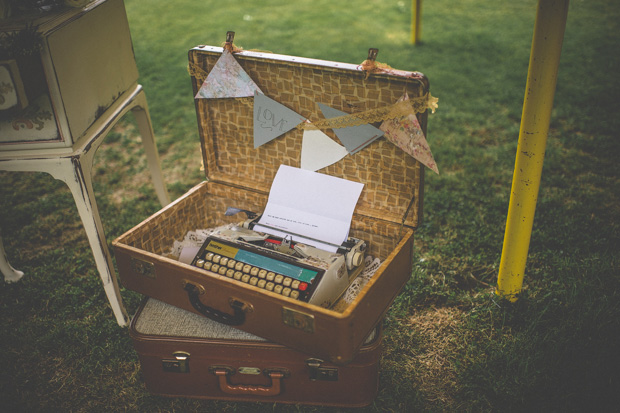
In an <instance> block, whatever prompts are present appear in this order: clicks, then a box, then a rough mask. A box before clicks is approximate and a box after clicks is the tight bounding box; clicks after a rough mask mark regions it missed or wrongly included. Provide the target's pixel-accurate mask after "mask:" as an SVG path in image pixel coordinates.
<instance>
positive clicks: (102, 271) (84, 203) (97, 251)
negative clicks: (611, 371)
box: [53, 151, 129, 326]
mask: <svg viewBox="0 0 620 413" xmlns="http://www.w3.org/2000/svg"><path fill="white" fill-rule="evenodd" d="M92 155H94V151H93V152H92V153H88V154H87V155H86V156H84V157H81V158H80V157H73V158H66V159H65V160H66V161H67V162H71V165H66V164H65V167H64V168H62V169H58V170H56V171H55V173H54V174H53V175H54V177H56V178H57V179H60V180H62V181H64V182H65V183H66V184H67V186H68V187H69V189H70V190H71V194H72V195H73V199H74V200H75V204H76V206H77V209H78V212H79V214H80V218H81V219H82V224H83V225H84V229H85V230H86V236H87V237H88V242H89V243H90V247H91V250H92V252H93V256H94V258H95V264H96V265H97V270H98V271H99V276H100V277H101V281H102V283H103V287H104V290H105V293H106V295H107V298H108V301H109V303H110V306H111V307H112V311H113V312H114V316H115V317H116V321H117V322H118V324H119V325H120V326H126V325H127V324H128V323H129V316H128V315H127V312H126V310H125V308H124V306H123V301H122V298H121V294H120V289H119V286H118V281H117V279H116V273H115V271H114V265H113V263H112V257H111V255H110V251H109V249H108V244H107V241H106V238H105V233H104V231H103V225H102V223H101V218H100V217H99V211H98V209H97V203H96V201H95V194H94V191H93V188H92V180H91V172H90V170H91V167H92Z"/></svg>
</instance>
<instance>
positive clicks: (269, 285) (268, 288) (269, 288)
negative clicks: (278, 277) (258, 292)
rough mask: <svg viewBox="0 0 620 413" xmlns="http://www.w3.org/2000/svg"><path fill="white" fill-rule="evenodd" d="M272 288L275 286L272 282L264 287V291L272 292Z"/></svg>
mask: <svg viewBox="0 0 620 413" xmlns="http://www.w3.org/2000/svg"><path fill="white" fill-rule="evenodd" d="M273 287H275V284H274V283H272V282H268V283H267V285H266V286H265V290H268V291H273Z"/></svg>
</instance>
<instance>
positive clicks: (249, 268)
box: [243, 264, 252, 272]
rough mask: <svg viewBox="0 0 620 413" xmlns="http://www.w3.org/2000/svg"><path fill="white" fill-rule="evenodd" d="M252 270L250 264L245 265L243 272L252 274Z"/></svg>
mask: <svg viewBox="0 0 620 413" xmlns="http://www.w3.org/2000/svg"><path fill="white" fill-rule="evenodd" d="M251 269H252V266H251V265H249V264H245V265H244V266H243V272H250V270H251Z"/></svg>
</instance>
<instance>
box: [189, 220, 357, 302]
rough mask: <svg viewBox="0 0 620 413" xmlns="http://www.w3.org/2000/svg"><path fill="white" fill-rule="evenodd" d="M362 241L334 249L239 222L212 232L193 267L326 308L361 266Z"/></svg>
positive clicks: (338, 295)
mask: <svg viewBox="0 0 620 413" xmlns="http://www.w3.org/2000/svg"><path fill="white" fill-rule="evenodd" d="M365 250H366V243H365V242H364V241H362V240H359V239H357V238H351V237H350V238H349V239H348V240H347V241H346V242H345V243H343V245H342V246H341V248H339V249H338V251H337V252H335V253H332V252H328V251H325V250H321V249H318V248H315V247H313V246H310V245H307V244H302V243H297V242H295V241H294V240H292V239H291V238H289V237H285V238H282V237H276V236H273V235H269V234H266V233H261V232H256V231H253V230H251V229H248V228H244V227H243V226H241V225H240V226H226V227H223V228H222V229H219V230H216V231H214V233H213V234H212V235H211V236H209V237H208V238H207V239H206V241H205V242H204V243H203V245H202V246H201V248H200V250H199V251H198V254H197V255H196V257H195V258H194V260H193V261H192V265H194V266H196V267H199V268H203V269H205V270H207V271H211V272H213V273H216V274H219V275H221V276H224V277H227V278H230V279H232V280H235V281H237V282H242V283H246V284H249V285H252V286H254V287H257V288H261V289H263V290H266V291H271V292H273V293H276V294H281V295H284V296H286V297H291V298H294V299H297V300H301V301H304V302H308V303H311V304H316V305H320V306H322V307H325V308H329V307H331V306H332V305H333V304H334V302H336V300H338V298H339V297H340V296H341V295H342V294H343V293H344V292H345V291H346V289H347V288H348V286H349V285H350V284H351V282H352V281H353V280H354V279H355V278H356V277H357V276H358V275H359V274H360V272H361V271H362V269H363V262H364V252H365Z"/></svg>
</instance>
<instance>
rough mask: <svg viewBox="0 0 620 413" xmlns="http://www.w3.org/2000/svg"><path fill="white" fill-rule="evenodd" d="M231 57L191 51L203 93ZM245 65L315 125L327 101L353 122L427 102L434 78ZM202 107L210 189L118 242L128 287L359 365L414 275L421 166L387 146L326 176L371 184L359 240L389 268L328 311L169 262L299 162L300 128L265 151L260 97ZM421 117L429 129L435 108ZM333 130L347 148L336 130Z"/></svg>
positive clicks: (323, 64) (328, 65) (282, 59)
mask: <svg viewBox="0 0 620 413" xmlns="http://www.w3.org/2000/svg"><path fill="white" fill-rule="evenodd" d="M221 53H222V48H220V47H211V46H200V47H196V48H193V49H191V50H190V51H189V64H190V69H192V70H191V71H192V73H194V75H193V76H192V82H193V87H194V93H196V92H197V91H198V89H199V87H200V85H201V83H202V81H203V80H204V77H200V75H197V74H199V73H208V72H209V71H210V70H211V68H212V67H213V65H214V64H215V62H216V61H217V59H218V58H219V56H220V55H221ZM234 56H235V58H236V59H237V61H238V62H239V63H240V64H241V66H242V67H243V68H244V69H245V71H246V72H247V73H248V74H249V76H250V77H251V78H252V79H253V80H254V81H255V82H256V83H257V85H258V86H259V87H260V88H261V90H262V91H263V93H264V94H265V95H266V96H268V97H270V98H272V99H274V100H276V101H278V102H280V103H281V104H283V105H285V106H287V107H289V108H290V109H292V110H294V111H296V112H297V113H299V114H300V115H302V116H304V117H306V118H308V119H310V120H320V119H322V118H323V117H322V115H321V112H320V110H319V108H318V106H317V102H321V103H324V104H326V105H329V106H331V107H333V108H336V109H339V110H342V111H344V112H347V113H354V112H361V111H366V110H370V109H374V108H378V107H382V106H387V105H392V104H394V103H395V102H396V101H397V100H398V99H399V98H400V97H401V96H402V95H403V93H404V92H407V93H408V95H409V96H410V97H411V98H415V97H422V96H425V95H427V94H428V81H427V79H426V78H425V77H424V75H422V74H421V73H418V72H402V71H396V70H389V71H387V72H386V73H381V72H380V73H369V72H366V71H364V70H362V68H361V67H360V66H358V65H352V64H345V63H335V62H327V61H321V60H314V59H305V58H299V57H291V56H283V55H277V54H269V53H257V52H249V51H243V52H239V53H235V55H234ZM195 104H196V112H197V117H198V127H199V132H200V137H201V143H202V152H203V158H204V166H205V172H206V177H207V180H206V181H205V182H202V183H200V184H198V185H197V186H195V187H194V188H192V189H191V190H190V191H188V192H187V193H186V194H185V195H183V196H182V197H181V198H179V199H177V200H176V201H175V202H173V203H171V204H170V205H168V206H166V207H165V208H163V209H162V210H160V211H159V212H157V213H156V214H154V215H153V216H151V217H150V218H148V219H147V220H145V221H144V222H142V223H141V224H139V225H137V226H136V227H135V228H133V229H131V230H130V231H128V232H127V233H125V234H123V235H122V236H120V237H119V238H118V239H116V240H115V241H114V243H113V245H114V248H115V255H116V260H117V264H118V269H119V274H120V278H121V282H122V284H123V285H124V286H125V287H126V288H128V289H130V290H134V291H137V292H139V293H142V294H144V295H147V296H149V297H154V298H156V299H158V300H161V301H163V302H166V303H168V304H172V305H174V306H177V307H180V308H183V309H185V310H188V311H192V312H195V313H199V314H200V313H201V312H202V313H203V315H206V316H212V317H214V318H215V320H216V321H223V320H222V317H224V318H227V319H230V318H234V319H235V320H236V322H235V326H236V328H238V329H241V330H243V331H246V332H249V333H252V334H255V335H257V336H260V337H264V338H266V339H268V340H271V341H274V342H276V343H279V344H283V345H285V346H288V347H291V348H293V349H296V350H298V351H301V352H303V353H306V354H312V355H314V356H316V357H319V358H323V359H325V360H331V361H332V362H334V363H337V364H344V363H348V362H350V361H351V360H352V359H353V358H354V356H355V354H356V353H357V352H358V350H359V349H360V347H361V346H362V343H363V342H364V340H365V339H366V337H368V335H369V334H370V332H371V331H372V330H373V328H375V327H376V326H377V324H378V323H379V321H380V320H382V319H383V316H384V315H385V313H386V312H387V310H388V307H389V306H390V304H391V303H392V302H393V300H394V299H395V297H396V296H397V295H398V293H399V292H400V290H401V288H402V287H403V286H404V285H405V283H406V282H407V280H408V279H409V278H410V276H411V269H412V249H413V235H414V230H415V227H416V226H417V224H418V221H419V219H420V216H421V210H422V182H423V169H422V167H421V165H420V163H418V162H417V161H416V160H415V159H414V158H412V157H411V156H410V155H408V154H406V153H405V152H404V151H402V150H401V149H399V148H398V147H396V146H395V145H394V144H392V143H391V142H389V141H388V140H387V139H386V138H385V137H381V138H379V139H378V140H376V141H374V142H373V143H371V144H370V145H369V146H367V147H366V148H364V149H363V150H361V151H359V152H357V153H356V154H354V155H349V156H346V157H345V158H343V159H342V160H341V161H339V162H337V163H335V164H333V165H330V166H328V167H326V168H323V169H322V170H320V171H318V172H320V173H324V174H328V175H333V176H336V177H340V178H344V179H348V180H352V181H357V182H361V183H363V184H364V189H363V191H362V194H361V196H360V200H359V202H358V203H357V206H356V209H355V212H354V216H353V220H352V225H351V232H350V234H351V236H353V237H356V238H360V239H364V240H365V241H366V242H367V244H368V250H367V254H370V255H372V256H373V257H378V258H380V259H381V260H382V266H381V267H380V269H379V270H378V271H377V272H376V273H375V275H374V276H373V278H372V279H371V280H370V281H369V282H368V283H367V284H366V285H365V286H364V288H363V289H362V290H361V292H360V293H359V295H358V296H357V298H356V299H355V300H354V301H353V302H352V303H350V304H347V303H344V302H338V303H336V304H335V305H334V306H333V307H332V308H330V309H326V308H322V307H319V306H316V305H312V304H308V303H305V302H302V301H298V300H294V299H292V298H288V297H284V296H282V295H278V294H275V293H272V292H268V291H265V290H261V289H259V288H257V287H254V286H251V285H248V284H242V283H239V282H237V281H235V280H232V279H228V278H227V277H225V276H220V275H218V274H215V273H212V272H208V271H205V270H203V269H199V268H196V267H193V266H191V265H188V264H183V263H180V262H179V261H177V260H175V259H172V258H170V257H169V256H168V253H169V251H170V250H171V248H172V245H173V243H174V241H175V240H182V239H183V238H184V236H185V234H186V233H187V232H188V231H192V230H196V229H199V228H212V227H216V226H219V225H222V224H224V223H233V222H238V221H239V220H240V218H239V217H238V216H237V217H235V216H233V217H227V216H225V215H224V211H226V209H227V207H229V206H232V207H236V208H241V209H245V210H250V211H255V212H261V211H262V210H263V208H264V206H265V204H266V202H267V197H268V194H269V189H270V186H271V183H272V180H273V178H274V176H275V173H276V171H277V169H278V167H279V166H280V165H281V164H286V165H290V166H299V163H300V152H301V142H302V131H301V130H297V129H293V130H291V131H290V132H287V133H286V134H284V135H283V136H280V137H279V138H277V139H275V140H273V141H271V142H269V143H267V144H265V145H263V146H260V147H259V148H257V149H254V147H253V129H252V128H253V122H252V118H253V109H252V98H241V99H197V100H196V101H195ZM417 116H418V119H419V121H420V124H421V126H422V128H423V130H424V131H426V119H427V118H426V117H427V114H426V111H424V112H422V113H418V115H417ZM324 132H325V133H327V134H328V135H329V136H331V137H332V138H333V139H335V140H336V141H338V140H337V138H336V137H335V135H334V134H333V132H332V131H331V130H327V131H324ZM197 167H198V165H197ZM188 286H189V287H190V288H187V287H188ZM192 300H194V303H195V301H196V300H199V303H198V304H199V307H202V308H203V309H204V311H199V310H197V309H196V308H195V307H196V306H195V305H192V303H191V301H192ZM195 304H196V303H195Z"/></svg>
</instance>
